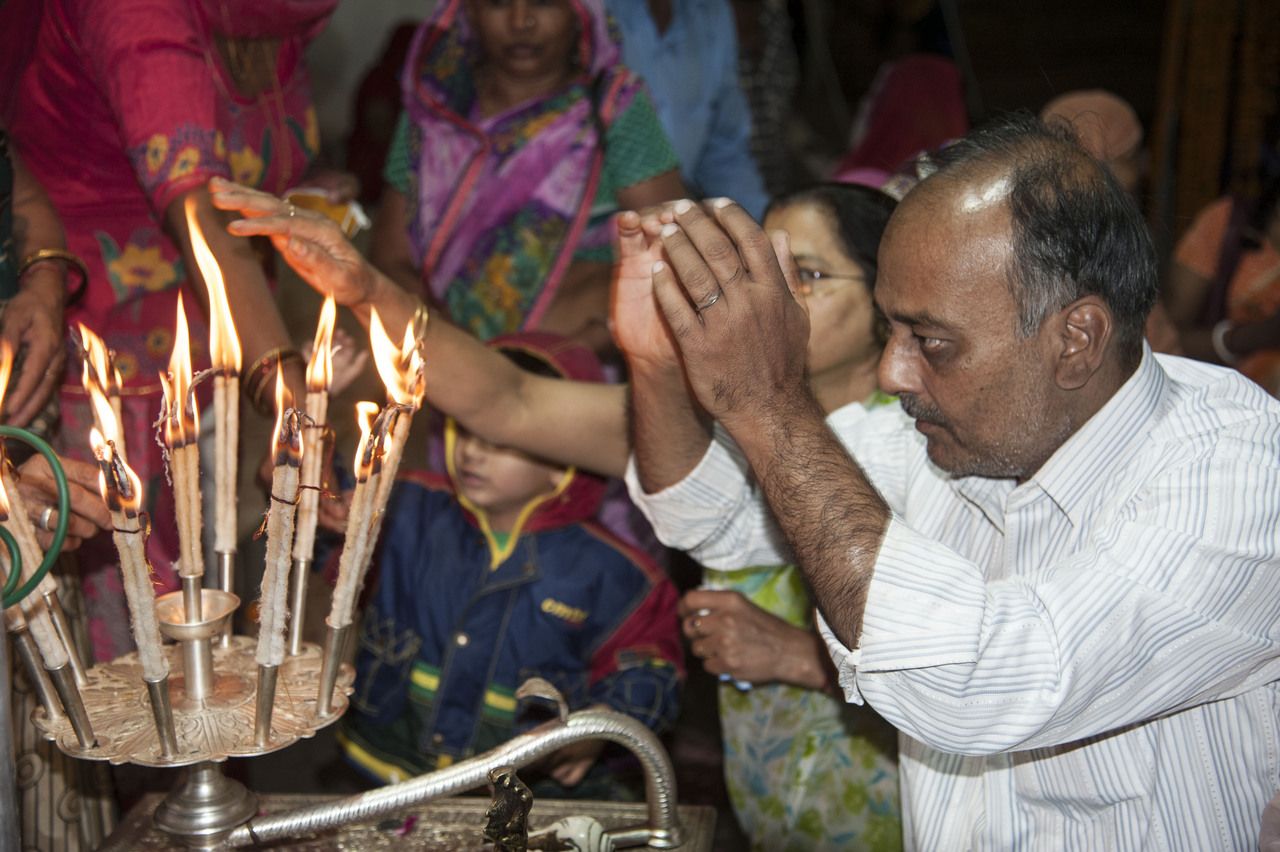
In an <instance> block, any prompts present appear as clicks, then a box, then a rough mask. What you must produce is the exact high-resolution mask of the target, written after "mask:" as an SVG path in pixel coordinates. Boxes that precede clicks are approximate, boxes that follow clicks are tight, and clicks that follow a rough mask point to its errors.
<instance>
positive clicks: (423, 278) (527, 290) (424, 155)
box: [372, 0, 685, 349]
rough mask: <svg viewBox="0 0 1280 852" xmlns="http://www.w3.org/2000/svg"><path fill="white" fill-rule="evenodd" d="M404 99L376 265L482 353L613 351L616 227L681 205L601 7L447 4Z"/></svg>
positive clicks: (560, 0) (522, 0)
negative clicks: (555, 342) (565, 344)
mask: <svg viewBox="0 0 1280 852" xmlns="http://www.w3.org/2000/svg"><path fill="white" fill-rule="evenodd" d="M403 87H404V99H405V111H404V113H403V114H402V115H401V118H400V122H399V125H398V127H397V129H396V133H395V137H394V140H393V142H392V147H391V151H390V153H389V155H388V160H387V167H386V172H385V176H386V178H387V183H388V191H387V193H386V196H385V198H384V202H383V204H382V207H381V209H380V210H379V215H378V221H377V223H376V224H375V228H374V245H373V250H372V256H373V260H374V262H375V264H377V265H378V266H379V267H381V268H382V269H383V270H384V271H385V272H387V273H388V274H389V275H390V276H391V277H392V278H393V279H395V280H397V281H399V282H400V283H401V284H402V285H403V286H405V287H406V288H408V289H410V290H411V291H414V292H421V293H422V294H423V295H424V296H425V297H426V298H427V299H428V300H429V301H431V302H434V303H435V304H437V305H440V306H443V307H444V309H445V311H446V312H447V313H448V314H449V316H450V317H451V318H452V319H453V320H454V321H455V322H457V323H458V324H460V325H462V326H463V327H464V328H467V329H468V330H470V331H471V332H473V333H474V334H476V335H477V336H479V337H481V338H485V339H487V338H491V337H494V336H496V335H498V334H503V333H507V332H512V331H516V330H520V329H526V328H538V329H544V330H548V331H556V332H559V333H561V334H565V335H568V336H574V337H577V338H578V339H579V340H581V341H582V342H584V343H587V344H588V345H589V346H591V347H592V348H595V349H602V348H605V347H606V346H608V344H609V337H608V332H607V330H606V328H605V325H604V320H605V317H606V316H607V313H608V294H609V286H608V285H609V275H610V262H611V249H610V244H609V233H610V232H609V222H610V219H611V217H612V215H613V214H614V213H616V212H617V211H618V210H620V209H638V208H641V207H645V206H649V205H652V204H657V203H660V202H662V201H667V200H671V199H675V198H680V197H683V195H684V192H685V190H684V187H683V185H682V184H681V182H680V178H679V175H678V171H677V167H678V163H677V162H676V157H675V154H674V152H673V151H672V148H671V145H670V143H669V142H668V140H667V138H666V136H665V135H664V133H663V131H662V127H661V125H660V124H659V122H658V119H657V116H656V114H655V113H654V109H653V105H652V104H651V103H650V101H649V97H648V94H647V93H646V92H645V91H644V88H643V84H642V83H641V82H640V80H639V78H637V77H636V76H635V75H634V74H633V73H632V72H631V71H629V70H628V69H627V68H626V67H624V66H623V65H622V64H621V51H620V47H619V43H618V38H617V34H616V32H615V31H613V30H612V28H611V27H610V22H609V20H608V18H607V16H606V15H605V13H604V7H603V3H602V2H601V0H536V1H535V0H442V2H441V4H440V7H439V8H438V9H437V11H436V13H435V14H434V15H433V16H432V17H431V18H430V19H429V20H428V21H427V22H426V23H424V24H423V26H422V27H421V28H420V29H419V30H418V33H417V35H416V36H415V39H414V44H413V47H412V48H411V49H410V52H409V61H408V63H407V64H406V67H405V72H404V80H403Z"/></svg>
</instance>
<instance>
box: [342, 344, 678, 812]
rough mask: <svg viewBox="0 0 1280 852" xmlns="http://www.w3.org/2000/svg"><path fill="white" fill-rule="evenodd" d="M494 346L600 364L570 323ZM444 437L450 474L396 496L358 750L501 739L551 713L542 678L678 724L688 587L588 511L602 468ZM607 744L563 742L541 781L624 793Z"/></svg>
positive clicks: (571, 695)
mask: <svg viewBox="0 0 1280 852" xmlns="http://www.w3.org/2000/svg"><path fill="white" fill-rule="evenodd" d="M490 345H492V346H495V347H496V348H498V349H500V350H502V351H503V352H504V353H505V354H507V356H508V357H510V358H511V359H512V360H513V361H515V362H516V363H517V364H519V365H520V366H522V367H524V368H525V369H533V370H534V371H535V372H543V373H544V374H548V375H558V376H560V377H564V378H573V379H579V380H587V381H592V380H595V381H599V380H601V378H602V374H601V370H600V365H599V362H598V361H597V360H596V358H595V356H594V355H593V354H592V353H591V352H590V350H588V349H587V348H585V347H583V346H581V345H578V344H576V343H572V342H570V341H568V340H565V339H564V338H560V337H558V336H556V335H550V334H545V333H539V332H525V333H521V334H515V335H507V336H503V337H500V338H497V339H495V340H494V341H492V342H491V344H490ZM446 451H447V452H446V458H447V463H448V474H449V475H448V476H447V477H445V476H438V475H433V474H411V475H407V476H405V477H402V481H401V482H399V483H398V484H397V487H396V491H395V492H394V493H393V496H392V501H391V505H390V507H389V508H388V516H387V523H386V532H385V533H384V536H383V539H382V544H381V558H380V561H379V565H378V570H379V573H380V576H379V578H378V580H377V588H376V589H375V591H374V593H373V596H372V602H371V604H370V605H369V607H368V610H367V611H366V613H365V617H364V621H363V627H362V631H361V642H360V651H359V654H358V656H357V661H356V668H357V676H356V684H355V694H354V695H353V696H352V706H351V709H350V710H349V711H348V713H347V716H346V718H345V719H344V724H343V728H342V730H341V732H340V734H339V738H340V741H341V743H342V746H343V749H344V751H345V754H346V756H347V758H348V760H350V761H351V762H352V763H353V764H354V765H355V766H356V767H357V768H358V769H360V770H361V771H362V772H363V773H364V774H366V775H368V776H370V777H372V778H373V779H375V780H377V781H380V782H383V783H392V782H395V781H398V780H403V779H404V778H407V777H411V776H413V775H418V774H421V773H423V772H428V771H431V770H434V769H441V768H444V767H446V766H448V765H450V764H451V763H453V762H455V761H457V760H460V759H464V758H466V757H469V756H471V755H474V754H478V753H480V752H483V751H486V750H487V749H490V748H492V747H494V746H496V745H498V744H500V743H502V742H504V741H506V740H507V739H510V738H511V737H512V736H513V735H515V734H516V733H519V732H520V731H522V730H525V729H527V728H528V727H532V726H533V725H534V724H536V722H538V721H541V719H540V718H530V717H531V715H532V714H530V713H527V712H525V711H526V710H529V709H531V708H528V707H526V706H524V705H525V704H526V702H521V701H517V699H516V697H515V691H516V689H517V688H518V687H519V686H520V684H521V683H523V682H524V681H525V680H526V679H528V678H530V677H542V678H545V679H546V680H548V681H550V682H551V683H552V684H553V685H554V686H556V688H558V689H559V690H560V692H561V693H562V694H563V695H564V697H565V699H566V701H567V702H568V704H569V706H570V708H571V709H575V710H576V709H581V708H583V707H587V706H591V705H601V706H606V707H610V708H612V709H615V710H618V711H620V712H623V713H626V714H627V715H629V716H632V717H634V718H636V719H638V720H640V721H641V722H643V723H645V724H646V725H648V726H649V727H650V728H653V729H654V730H661V729H663V728H664V727H665V726H666V725H668V724H670V723H671V722H672V721H673V720H674V718H675V716H676V712H677V709H678V693H679V685H680V682H681V678H682V658H681V645H680V636H679V626H678V622H677V617H676V601H677V593H676V590H675V588H674V587H673V585H672V584H671V582H670V580H669V579H668V578H667V577H666V575H665V574H664V573H663V572H662V571H661V569H660V568H658V567H657V566H656V565H655V564H654V563H653V562H652V560H650V559H649V557H647V556H646V555H645V554H643V553H642V552H640V551H637V550H634V549H632V548H631V547H629V546H627V545H626V544H624V543H622V542H621V541H620V540H618V539H617V538H615V537H613V536H612V535H611V534H610V533H608V532H607V531H606V530H604V529H603V528H602V527H600V526H599V525H597V524H596V523H594V522H593V521H592V520H591V519H592V518H593V517H594V515H595V513H596V510H597V508H598V506H599V503H600V499H601V497H602V495H603V493H604V487H605V484H604V482H603V481H602V480H601V479H599V478H597V477H594V476H591V475H588V474H585V473H582V472H581V471H577V470H575V469H573V468H569V469H565V468H561V467H556V466H554V465H552V464H550V463H547V462H543V461H541V460H539V459H536V458H533V457H531V456H528V455H525V454H523V453H520V452H518V451H515V450H510V449H505V448H501V447H495V446H493V445H490V444H487V443H486V442H484V441H482V440H481V439H479V438H476V437H474V436H472V435H470V434H468V433H466V432H465V431H463V430H461V429H460V428H458V427H457V426H456V425H455V424H454V423H452V421H450V422H449V423H448V425H447V429H446ZM601 745H602V744H601V743H600V742H599V741H592V742H583V743H576V744H573V745H571V746H568V747H566V748H565V749H562V750H561V751H559V752H557V753H556V754H555V755H553V756H552V758H551V760H550V761H549V763H548V765H547V766H546V767H545V772H546V774H547V776H548V777H547V779H546V780H545V781H544V782H543V783H542V784H541V785H540V786H535V792H537V793H539V794H541V795H553V796H554V795H568V794H569V790H571V789H572V791H573V794H574V795H587V796H590V797H592V798H606V797H607V798H616V797H620V796H623V795H624V788H623V787H621V786H620V784H619V782H618V779H617V778H616V777H615V774H614V773H613V772H612V771H611V770H610V769H609V768H608V767H606V766H603V765H601V764H600V762H598V761H597V757H598V756H599V755H600V751H601ZM522 775H523V773H522ZM530 777H531V778H533V776H530ZM584 779H586V781H587V782H588V783H584ZM535 780H536V779H535Z"/></svg>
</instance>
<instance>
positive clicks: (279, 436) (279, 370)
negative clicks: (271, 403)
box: [271, 362, 302, 464]
mask: <svg viewBox="0 0 1280 852" xmlns="http://www.w3.org/2000/svg"><path fill="white" fill-rule="evenodd" d="M271 446H272V447H274V448H275V460H276V464H283V463H286V462H288V463H290V464H297V463H298V461H299V460H300V459H301V458H302V442H301V439H300V434H299V429H298V412H297V411H295V410H294V408H293V394H291V393H290V392H289V388H288V387H287V386H286V385H285V383H284V366H283V365H282V364H280V363H279V362H277V363H276V426H275V430H274V431H273V432H272V433H271Z"/></svg>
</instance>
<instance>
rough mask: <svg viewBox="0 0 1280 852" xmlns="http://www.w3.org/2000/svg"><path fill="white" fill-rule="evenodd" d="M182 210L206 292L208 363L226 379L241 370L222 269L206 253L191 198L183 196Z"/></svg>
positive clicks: (205, 243) (238, 345)
mask: <svg viewBox="0 0 1280 852" xmlns="http://www.w3.org/2000/svg"><path fill="white" fill-rule="evenodd" d="M185 210H186V214H187V229H188V230H189V231H190V232H191V251H192V253H193V254H194V255H195V257H196V266H198V267H200V277H201V278H203V279H204V284H205V287H206V288H207V289H208V291H209V359H210V360H211V361H212V362H213V366H214V368H215V369H217V370H219V371H221V372H223V373H225V374H228V375H229V374H232V373H237V374H238V373H239V372H240V366H241V354H240V338H239V337H238V336H237V335H236V326H235V323H233V322H232V321H231V305H230V304H229V303H228V302H227V289H226V286H225V284H224V282H223V279H222V269H221V268H220V267H219V266H218V260H217V258H215V257H214V256H213V252H212V251H210V249H209V243H208V242H207V241H206V240H205V238H204V231H203V230H201V228H200V222H199V220H198V219H197V217H196V199H195V196H193V195H189V196H187V200H186V206H185Z"/></svg>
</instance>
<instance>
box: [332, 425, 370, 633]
mask: <svg viewBox="0 0 1280 852" xmlns="http://www.w3.org/2000/svg"><path fill="white" fill-rule="evenodd" d="M377 413H378V406H377V405H375V404H374V403H372V402H359V403H356V421H357V422H358V423H359V425H360V443H359V444H358V445H357V447H356V489H355V492H354V493H353V494H352V495H351V510H350V512H349V513H348V515H347V534H346V540H345V541H344V542H343V545H342V555H341V556H340V557H339V558H338V583H337V585H336V586H335V587H334V590H333V602H332V604H331V605H330V609H329V617H328V618H327V619H325V623H327V624H328V625H329V627H331V628H333V629H335V630H336V629H340V628H343V627H346V626H348V625H350V624H351V617H352V613H353V612H354V610H355V602H356V598H357V597H358V596H359V594H360V586H361V584H362V583H363V581H364V570H365V567H366V566H367V564H368V563H367V558H366V556H365V553H364V551H365V550H366V549H367V544H368V539H369V529H370V527H371V526H372V521H373V502H374V497H375V496H376V495H377V491H378V481H379V479H380V478H381V470H380V468H381V464H380V462H381V459H380V457H379V450H380V448H381V446H380V445H381V437H380V436H379V435H378V434H377V433H375V431H374V428H373V425H374V424H373V419H374V417H375V416H376V415H377Z"/></svg>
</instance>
